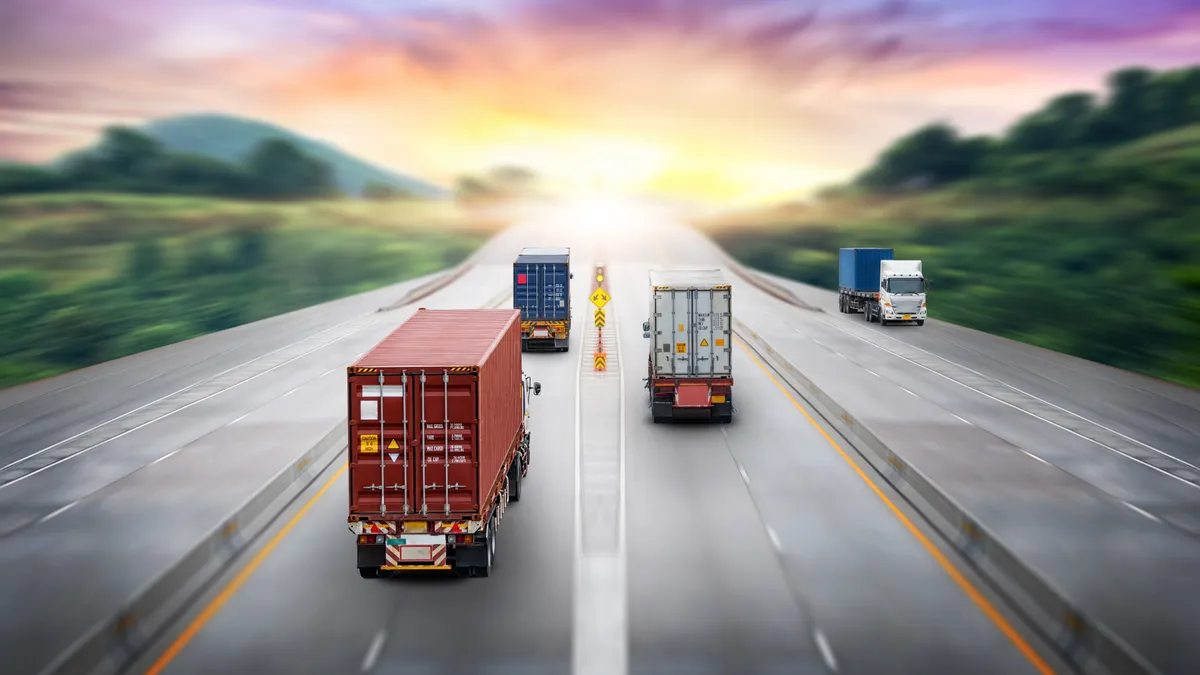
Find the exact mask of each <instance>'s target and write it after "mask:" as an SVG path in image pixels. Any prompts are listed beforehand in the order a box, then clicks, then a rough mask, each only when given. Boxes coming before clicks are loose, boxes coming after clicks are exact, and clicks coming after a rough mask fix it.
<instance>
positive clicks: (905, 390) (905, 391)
mask: <svg viewBox="0 0 1200 675" xmlns="http://www.w3.org/2000/svg"><path fill="white" fill-rule="evenodd" d="M897 386H899V385H897ZM900 388H901V389H904V387H900ZM904 393H906V394H912V395H913V396H916V397H917V398H921V397H920V396H917V395H916V394H913V392H912V391H911V390H909V389H904Z"/></svg>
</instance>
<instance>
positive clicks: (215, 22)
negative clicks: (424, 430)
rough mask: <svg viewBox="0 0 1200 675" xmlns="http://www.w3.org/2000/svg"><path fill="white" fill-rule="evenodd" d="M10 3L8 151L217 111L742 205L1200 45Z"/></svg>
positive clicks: (1, 128) (352, 139)
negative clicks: (913, 135)
mask: <svg viewBox="0 0 1200 675" xmlns="http://www.w3.org/2000/svg"><path fill="white" fill-rule="evenodd" d="M51 4H53V7H51ZM6 5H8V7H6V12H8V14H7V15H6V24H7V25H6V27H5V32H6V33H8V35H6V36H5V39H4V40H0V157H6V158H10V159H20V160H26V161H44V160H48V159H51V158H53V157H55V156H57V155H58V154H60V153H61V152H63V151H65V150H68V149H71V148H74V147H78V146H80V145H83V144H86V143H88V142H90V140H91V139H92V138H94V135H95V133H96V130H97V129H98V128H100V127H102V126H104V125H105V124H112V123H133V124H136V123H139V122H141V121H144V120H146V119H150V118H154V117H161V116H166V115H171V114H179V113H187V112H199V111H210V112H222V113H228V114H234V115H239V116H245V117H253V118H258V119H263V120H266V121H270V122H272V123H275V124H278V125H281V126H284V127H287V128H290V129H292V130H294V131H296V132H298V133H302V134H305V135H308V136H312V137H316V138H319V139H322V140H326V141H328V142H331V143H333V144H335V145H338V146H340V147H342V148H343V149H344V150H346V151H348V152H350V153H353V154H355V155H358V156H360V157H362V158H364V159H367V160H368V161H372V162H376V163H379V164H381V165H384V166H387V167H389V168H392V169H395V170H398V171H402V172H405V173H409V174H412V175H416V176H420V177H423V178H426V179H429V180H433V181H437V182H441V183H442V184H445V185H449V184H450V183H451V182H452V181H453V180H454V178H455V176H457V175H460V174H462V173H466V172H471V171H478V170H482V169H486V168H487V167H490V166H495V165H497V164H520V165H524V166H528V167H529V168H531V169H533V170H535V171H537V172H538V173H540V174H542V175H544V176H545V177H546V180H547V183H548V184H549V185H552V186H554V187H555V188H556V189H561V190H566V191H571V192H584V193H596V192H599V193H612V192H631V191H643V190H651V191H656V192H661V193H666V194H672V195H679V196H693V197H703V198H707V199H712V200H719V201H733V202H746V201H763V200H774V199H781V198H789V197H791V196H795V195H799V194H802V193H804V192H806V191H809V190H811V189H813V188H814V187H816V186H819V185H821V184H824V183H829V182H834V181H840V180H844V179H846V178H847V177H849V176H850V175H852V174H853V173H854V172H856V171H858V170H860V169H861V168H862V167H863V166H864V165H866V164H867V163H869V162H870V161H871V160H872V158H873V157H874V156H875V155H876V154H877V153H878V152H879V151H880V150H881V149H882V148H883V147H884V146H885V145H886V144H887V143H888V142H889V141H891V140H892V139H894V138H895V137H896V136H898V135H900V134H902V133H905V132H907V131H909V130H911V129H912V128H913V127H915V126H917V125H919V124H922V123H925V122H928V121H932V120H934V119H949V120H952V121H954V122H955V123H956V124H958V125H959V126H960V127H962V128H963V129H964V131H967V132H970V133H977V132H994V131H997V130H1000V129H1002V128H1004V127H1005V126H1006V125H1007V124H1009V123H1011V122H1012V120H1013V119H1014V117H1015V116H1017V115H1018V114H1020V113H1022V112H1024V111H1026V110H1028V109H1030V108H1031V107H1034V106H1036V105H1038V104H1039V103H1040V102H1041V101H1042V100H1044V99H1045V98H1047V97H1049V96H1051V95H1054V94H1057V93H1059V92H1061V91H1063V90H1066V89H1088V90H1098V89H1100V88H1101V87H1102V86H1103V82H1102V78H1103V76H1104V74H1106V73H1107V72H1108V71H1110V70H1112V69H1114V68H1117V67H1123V66H1127V65H1131V64H1134V63H1136V64H1140V65H1146V66H1149V67H1161V68H1165V67H1174V66H1178V65H1183V64H1187V63H1190V62H1194V61H1196V60H1200V56H1198V54H1197V52H1196V48H1195V45H1197V44H1200V10H1198V9H1197V7H1196V5H1195V4H1194V3H1190V2H1184V1H1182V0H1145V1H1143V2H1140V3H1137V4H1136V7H1134V6H1132V5H1130V4H1129V3H1123V2H1086V3H1085V2H1075V1H1073V0H1072V1H1068V2H1061V3H1043V2H1034V1H1033V0H1019V1H1016V2H1008V3H973V2H949V0H927V1H925V2H906V1H903V0H884V1H881V2H859V1H855V2H844V3H841V2H839V3H820V2H815V1H813V2H792V3H779V2H769V1H768V0H746V1H742V2H735V1H734V0H694V1H689V2H686V3H673V4H672V3H662V2H655V1H652V0H644V1H638V0H611V1H605V2H595V1H593V0H560V1H552V0H499V1H497V2H492V3H463V2H451V1H450V0H422V1H419V2H393V1H386V0H383V1H380V2H372V3H364V2H349V1H342V2H338V1H329V2H318V1H316V0H306V1H299V2H282V1H278V2H269V1H265V0H263V1H259V2H240V3H235V2H233V0H214V1H210V2H198V1H191V2H189V1H185V0H129V1H128V2H122V3H113V2H100V1H99V0H63V1H62V2H55V3H41V2H34V1H32V0H15V1H14V2H10V3H6ZM9 17H10V18H9Z"/></svg>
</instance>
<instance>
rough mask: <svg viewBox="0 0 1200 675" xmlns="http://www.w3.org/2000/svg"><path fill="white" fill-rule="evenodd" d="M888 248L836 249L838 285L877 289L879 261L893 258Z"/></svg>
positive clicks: (863, 290)
mask: <svg viewBox="0 0 1200 675" xmlns="http://www.w3.org/2000/svg"><path fill="white" fill-rule="evenodd" d="M895 255H896V253H895V251H893V250H892V249H890V248H843V249H840V250H839V251H838V287H839V288H844V289H849V290H851V291H860V292H864V293H870V292H872V291H878V290H879V262H880V261H882V260H895Z"/></svg>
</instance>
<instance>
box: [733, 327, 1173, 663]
mask: <svg viewBox="0 0 1200 675" xmlns="http://www.w3.org/2000/svg"><path fill="white" fill-rule="evenodd" d="M734 329H735V334H736V335H737V336H738V337H739V338H740V339H741V340H742V341H743V342H745V343H746V344H747V346H749V347H750V348H751V349H753V350H754V351H755V352H756V353H757V355H758V356H759V357H760V358H761V359H762V360H763V361H764V362H765V363H766V364H768V365H769V366H770V367H771V368H772V369H774V370H775V372H776V373H778V374H779V375H780V376H781V377H782V378H783V379H784V380H785V381H786V382H787V383H788V384H789V385H790V386H791V387H792V388H793V389H795V390H796V391H797V392H798V393H799V394H800V396H801V397H802V398H804V400H805V401H806V402H807V403H808V404H809V405H810V406H812V407H813V408H814V409H815V410H816V411H817V412H818V414H820V415H821V416H822V417H823V418H825V420H826V421H827V422H828V423H829V424H830V425H831V426H833V427H834V428H835V429H836V430H837V431H838V432H839V433H841V434H842V435H843V436H845V437H846V438H847V439H849V440H851V444H852V445H853V446H854V447H855V449H856V450H858V452H859V454H860V455H861V456H862V457H863V458H864V459H865V460H866V461H868V462H870V463H871V465H872V466H874V467H875V468H876V469H877V470H878V471H879V472H880V474H882V475H883V476H884V478H885V479H886V480H887V481H888V482H889V483H890V484H891V485H892V486H893V487H894V488H895V489H896V490H897V491H898V492H900V493H901V494H902V495H903V496H904V497H905V498H906V499H907V500H908V501H909V502H910V503H911V504H912V505H913V506H914V507H915V508H916V509H917V510H918V511H919V512H920V513H921V514H922V516H923V517H925V518H926V519H927V520H928V521H929V522H930V523H931V524H932V525H933V526H934V527H935V528H937V529H938V530H939V532H941V534H942V535H943V536H944V537H945V538H946V540H948V541H949V542H951V543H952V544H953V546H954V547H955V548H956V549H957V550H958V551H959V552H961V553H962V555H963V556H964V557H966V558H967V559H968V560H969V561H970V562H971V564H972V565H973V566H974V567H975V568H976V569H977V570H978V571H979V572H980V573H981V574H982V575H983V576H984V577H985V578H987V579H988V581H989V583H990V584H991V585H992V586H993V587H994V588H995V589H996V590H997V591H998V592H1000V593H1001V594H1002V595H1004V596H1006V598H1007V599H1008V600H1009V601H1010V602H1011V603H1012V604H1013V606H1014V607H1015V608H1016V609H1017V610H1018V612H1019V613H1020V614H1021V615H1022V616H1023V618H1024V619H1025V620H1026V621H1027V622H1029V624H1030V625H1031V626H1033V627H1034V628H1036V629H1037V630H1038V631H1039V632H1040V633H1042V635H1043V636H1045V637H1046V638H1047V640H1048V641H1049V642H1050V643H1051V644H1052V645H1053V646H1054V647H1055V648H1056V650H1057V651H1058V653H1059V654H1060V655H1061V656H1062V657H1063V658H1064V659H1066V660H1067V661H1068V662H1069V663H1071V664H1072V665H1074V666H1076V667H1077V668H1078V669H1079V670H1080V671H1081V672H1084V673H1096V674H1099V673H1111V674H1116V673H1122V674H1125V673H1128V674H1151V673H1154V674H1157V673H1158V672H1159V671H1157V670H1156V669H1155V668H1154V667H1153V666H1152V665H1151V664H1150V663H1149V661H1147V660H1146V659H1145V658H1144V657H1143V656H1142V655H1140V654H1138V653H1136V652H1135V651H1134V650H1133V649H1132V648H1131V647H1130V646H1129V645H1128V644H1126V643H1125V642H1124V641H1123V640H1121V639H1120V638H1119V637H1117V636H1116V635H1115V634H1114V632H1113V631H1112V630H1111V629H1109V628H1108V627H1107V626H1105V625H1104V624H1102V623H1101V622H1100V621H1099V620H1098V619H1097V618H1096V617H1094V616H1090V615H1089V614H1088V613H1087V612H1084V611H1082V610H1081V609H1079V608H1078V607H1077V606H1076V605H1075V604H1074V603H1072V602H1071V600H1070V599H1069V598H1068V597H1066V595H1065V594H1064V593H1063V592H1062V590H1061V589H1059V588H1057V587H1056V586H1055V585H1054V584H1053V583H1051V582H1050V581H1048V580H1047V579H1046V578H1044V577H1043V576H1042V575H1041V574H1039V573H1038V572H1037V571H1036V570H1035V569H1033V567H1032V566H1030V565H1029V564H1027V563H1026V562H1024V561H1022V560H1021V559H1020V558H1019V557H1018V556H1017V555H1016V554H1014V552H1013V551H1012V550H1011V549H1010V548H1009V547H1008V546H1006V545H1005V543H1004V542H1003V541H1001V540H999V539H998V538H997V537H996V535H995V534H994V533H993V531H992V530H991V529H990V528H989V526H988V525H987V523H985V522H982V521H981V520H980V519H978V518H976V517H975V516H974V515H972V514H971V513H969V512H968V511H967V510H966V509H965V508H963V507H962V506H961V505H960V504H959V503H958V501H956V500H955V499H954V497H953V496H951V495H950V494H949V492H947V491H945V490H943V489H941V488H940V487H939V486H938V485H935V484H934V483H933V482H932V481H931V480H929V478H928V477H927V475H926V474H925V473H924V472H923V471H922V470H921V468H920V467H918V466H916V465H915V464H913V463H912V462H910V461H909V460H908V459H907V458H905V457H904V456H902V455H901V454H900V453H897V452H896V451H894V450H893V449H892V448H891V447H889V446H888V444H887V443H885V442H884V441H883V440H882V439H881V438H880V437H879V436H878V435H876V434H875V433H874V432H873V431H872V430H871V429H870V428H869V427H868V426H866V425H864V424H863V423H862V422H861V421H859V420H858V419H857V418H856V417H855V416H854V415H853V414H852V413H851V412H850V411H849V410H847V409H846V408H845V407H844V406H842V405H840V404H839V403H838V402H837V401H835V400H833V398H831V397H830V396H829V395H827V394H826V393H825V392H824V391H823V390H822V389H821V388H820V387H818V386H817V384H816V383H815V382H814V381H813V380H812V379H810V378H809V377H806V376H805V374H804V373H803V372H801V371H800V370H799V369H798V368H797V367H795V366H794V365H793V364H792V363H790V362H789V361H788V359H787V358H786V357H784V355H783V354H781V353H779V352H778V351H776V350H775V349H773V348H772V347H771V345H770V344H769V343H768V342H767V341H766V340H765V339H764V338H762V337H761V336H760V335H759V334H758V333H756V332H755V331H754V330H752V329H751V328H749V327H748V326H746V325H745V324H744V323H742V322H741V321H738V320H736V319H735V320H734Z"/></svg>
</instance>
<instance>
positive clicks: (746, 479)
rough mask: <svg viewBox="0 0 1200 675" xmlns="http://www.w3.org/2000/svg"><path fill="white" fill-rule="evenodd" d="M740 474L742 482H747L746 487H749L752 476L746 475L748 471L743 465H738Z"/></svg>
mask: <svg viewBox="0 0 1200 675" xmlns="http://www.w3.org/2000/svg"><path fill="white" fill-rule="evenodd" d="M738 473H740V474H742V480H743V481H745V483H746V485H749V484H750V476H749V474H747V473H746V469H745V468H744V467H743V466H742V465H741V464H738Z"/></svg>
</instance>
